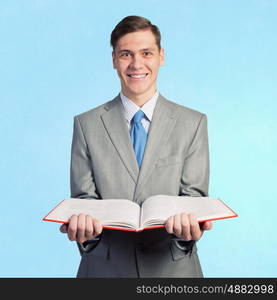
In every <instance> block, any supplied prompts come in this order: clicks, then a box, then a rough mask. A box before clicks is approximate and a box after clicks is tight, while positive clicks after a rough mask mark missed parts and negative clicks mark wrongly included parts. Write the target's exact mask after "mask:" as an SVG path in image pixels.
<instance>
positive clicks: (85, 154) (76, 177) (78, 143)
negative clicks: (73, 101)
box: [70, 117, 100, 199]
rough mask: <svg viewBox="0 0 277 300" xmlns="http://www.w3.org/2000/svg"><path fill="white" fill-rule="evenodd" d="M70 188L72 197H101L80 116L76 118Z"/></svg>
mask: <svg viewBox="0 0 277 300" xmlns="http://www.w3.org/2000/svg"><path fill="white" fill-rule="evenodd" d="M70 188H71V197H72V198H92V199H99V198H100V196H99V194H98V192H97V188H96V185H95V181H94V176H93V170H92V164H91V157H90V154H89V151H88V147H87V144H86V140H85V136H84V133H83V130H82V127H81V124H80V121H79V119H78V117H75V118H74V128H73V139H72V146H71V164H70Z"/></svg>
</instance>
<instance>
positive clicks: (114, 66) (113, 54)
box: [112, 51, 116, 69]
mask: <svg viewBox="0 0 277 300" xmlns="http://www.w3.org/2000/svg"><path fill="white" fill-rule="evenodd" d="M112 60H113V68H114V69H116V62H115V53H114V51H113V52H112Z"/></svg>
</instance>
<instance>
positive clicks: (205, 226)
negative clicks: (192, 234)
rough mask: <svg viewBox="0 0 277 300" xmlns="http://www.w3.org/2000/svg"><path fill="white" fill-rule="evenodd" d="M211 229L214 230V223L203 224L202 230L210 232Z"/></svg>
mask: <svg viewBox="0 0 277 300" xmlns="http://www.w3.org/2000/svg"><path fill="white" fill-rule="evenodd" d="M210 229H212V223H211V222H210V221H206V222H203V223H201V230H210Z"/></svg>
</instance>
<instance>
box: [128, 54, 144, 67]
mask: <svg viewBox="0 0 277 300" xmlns="http://www.w3.org/2000/svg"><path fill="white" fill-rule="evenodd" d="M142 66H143V58H142V57H141V56H140V55H137V54H136V55H134V56H133V57H132V60H131V63H130V68H131V69H133V70H138V69H140V68H141V67H142Z"/></svg>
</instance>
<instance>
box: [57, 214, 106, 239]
mask: <svg viewBox="0 0 277 300" xmlns="http://www.w3.org/2000/svg"><path fill="white" fill-rule="evenodd" d="M102 230H103V227H102V225H101V223H100V222H99V221H98V220H96V219H94V218H92V217H91V216H89V215H85V214H80V215H73V216H71V218H70V219H69V224H62V225H61V227H60V231H61V232H62V233H67V235H68V239H69V240H70V241H76V242H79V243H84V242H85V241H88V240H92V239H93V238H95V237H96V236H97V235H99V234H100V233H101V232H102Z"/></svg>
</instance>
